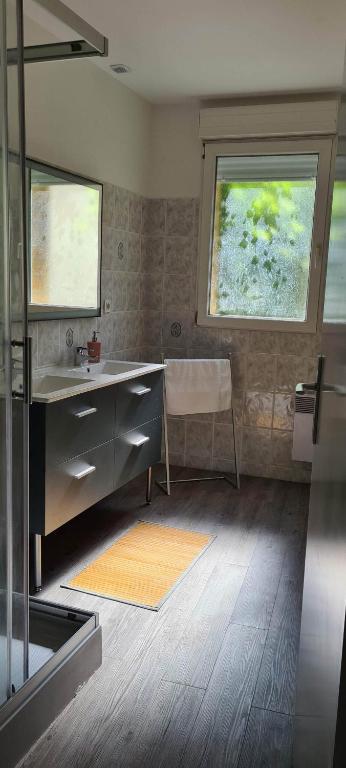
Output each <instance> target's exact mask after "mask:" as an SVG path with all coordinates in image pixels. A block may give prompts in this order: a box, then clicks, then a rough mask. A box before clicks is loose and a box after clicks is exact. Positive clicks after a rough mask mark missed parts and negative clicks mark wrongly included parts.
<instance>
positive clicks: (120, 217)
mask: <svg viewBox="0 0 346 768" xmlns="http://www.w3.org/2000/svg"><path fill="white" fill-rule="evenodd" d="M129 194H130V193H129V192H128V191H127V190H126V189H122V188H121V187H115V193H114V198H115V207H114V226H115V228H116V229H125V230H126V229H128V227H129Z"/></svg>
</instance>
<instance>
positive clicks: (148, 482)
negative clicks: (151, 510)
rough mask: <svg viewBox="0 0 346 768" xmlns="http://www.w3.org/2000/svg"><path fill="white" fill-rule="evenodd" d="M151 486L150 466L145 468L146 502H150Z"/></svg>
mask: <svg viewBox="0 0 346 768" xmlns="http://www.w3.org/2000/svg"><path fill="white" fill-rule="evenodd" d="M151 488H152V467H148V469H147V495H146V501H147V504H151Z"/></svg>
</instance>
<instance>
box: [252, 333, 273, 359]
mask: <svg viewBox="0 0 346 768" xmlns="http://www.w3.org/2000/svg"><path fill="white" fill-rule="evenodd" d="M278 347H279V344H278V334H277V333H273V332H272V331H249V351H250V352H266V353H268V354H271V355H273V354H275V353H276V352H278V351H279V349H278Z"/></svg>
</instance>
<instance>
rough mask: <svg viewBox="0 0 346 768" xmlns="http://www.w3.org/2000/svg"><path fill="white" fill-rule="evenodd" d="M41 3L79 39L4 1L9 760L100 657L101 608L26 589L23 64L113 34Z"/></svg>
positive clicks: (76, 52)
mask: <svg viewBox="0 0 346 768" xmlns="http://www.w3.org/2000/svg"><path fill="white" fill-rule="evenodd" d="M29 2H31V4H32V0H28V5H29ZM36 2H37V4H38V6H43V7H44V12H45V13H46V12H47V11H48V12H50V13H51V14H52V15H53V17H54V18H55V19H58V21H59V23H61V22H63V24H64V25H65V26H64V29H65V30H66V25H67V26H69V27H70V28H71V27H72V28H73V31H74V39H73V40H72V41H70V42H69V41H68V40H67V41H66V40H64V41H63V42H59V41H57V42H56V43H53V44H52V43H50V44H42V45H34V46H28V47H26V48H25V47H24V42H23V0H0V754H1V764H2V765H4V766H5V765H6V768H11V767H12V766H14V765H15V763H16V762H17V761H18V760H19V758H20V757H21V756H22V755H23V753H24V752H26V751H27V749H29V747H30V746H31V744H32V742H33V741H34V740H35V739H36V738H37V737H38V736H39V735H40V733H41V732H42V731H43V730H44V729H45V728H46V727H47V726H48V725H49V723H50V722H51V720H52V719H53V718H54V717H55V716H56V714H57V713H58V712H59V711H60V710H61V709H62V708H63V707H64V706H65V705H66V704H67V703H68V701H69V700H70V698H72V696H73V695H74V694H75V692H76V690H77V688H78V686H79V685H80V684H81V683H82V682H84V681H85V680H86V679H87V678H88V677H89V676H90V675H91V674H92V673H93V672H94V670H95V669H96V668H97V666H99V664H100V662H101V632H100V627H99V625H98V618H97V616H96V615H95V614H93V613H89V612H82V611H78V610H75V609H71V608H66V607H63V606H57V605H52V604H47V603H45V602H44V601H42V600H37V599H34V598H30V597H29V586H28V559H29V555H28V550H29V508H28V504H29V456H28V442H29V440H28V438H29V424H30V404H31V339H30V337H29V334H28V321H27V252H26V251H27V249H26V215H25V212H26V201H25V195H26V184H25V109H24V104H25V102H24V63H25V62H27V63H28V64H29V65H30V66H31V64H32V63H33V62H38V61H40V62H43V61H48V60H52V59H54V60H59V59H62V58H64V59H66V58H73V57H82V56H93V55H104V54H105V53H106V50H107V41H106V40H105V38H103V37H102V35H100V34H99V33H98V32H96V30H93V29H92V28H90V27H89V26H88V25H87V24H86V23H85V22H84V21H83V20H82V19H80V18H79V17H78V16H76V15H75V14H74V13H72V12H71V11H70V10H69V9H68V8H66V6H64V5H63V3H61V2H60V0H44V2H43V0H36ZM76 32H77V37H78V40H76V39H75V37H76Z"/></svg>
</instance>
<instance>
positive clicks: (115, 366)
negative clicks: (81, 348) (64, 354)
mask: <svg viewBox="0 0 346 768" xmlns="http://www.w3.org/2000/svg"><path fill="white" fill-rule="evenodd" d="M147 367H148V363H127V362H123V361H122V360H102V361H101V363H87V364H86V365H85V367H84V368H82V369H79V368H71V369H70V371H71V373H72V371H73V373H78V372H79V371H81V373H80V375H83V373H82V371H85V372H87V373H88V374H89V375H90V374H97V375H100V374H104V375H106V376H119V375H120V374H122V373H132V371H139V370H140V369H141V368H147Z"/></svg>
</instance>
